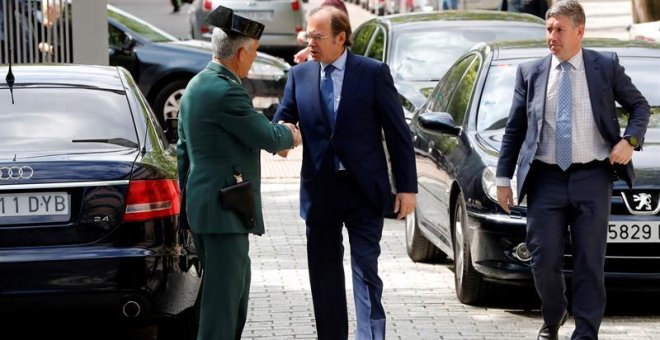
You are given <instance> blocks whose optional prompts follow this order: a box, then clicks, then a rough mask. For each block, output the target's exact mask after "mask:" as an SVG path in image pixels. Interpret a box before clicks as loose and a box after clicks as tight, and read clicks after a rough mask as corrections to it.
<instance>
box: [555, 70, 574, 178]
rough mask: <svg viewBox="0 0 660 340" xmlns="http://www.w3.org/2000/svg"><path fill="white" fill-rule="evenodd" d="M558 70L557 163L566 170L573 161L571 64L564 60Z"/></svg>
mask: <svg viewBox="0 0 660 340" xmlns="http://www.w3.org/2000/svg"><path fill="white" fill-rule="evenodd" d="M559 66H561V71H560V72H559V86H558V87H557V165H559V167H560V168H561V169H562V170H564V171H566V169H568V167H569V166H571V163H573V150H572V148H573V146H572V136H573V133H572V125H571V115H572V113H571V111H572V108H573V96H572V91H571V74H570V73H569V70H570V68H571V64H570V63H569V62H568V61H565V62H563V63H561V64H559Z"/></svg>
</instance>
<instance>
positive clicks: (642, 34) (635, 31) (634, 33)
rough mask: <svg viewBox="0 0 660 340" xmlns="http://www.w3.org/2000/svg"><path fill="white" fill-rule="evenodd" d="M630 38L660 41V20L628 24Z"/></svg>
mask: <svg viewBox="0 0 660 340" xmlns="http://www.w3.org/2000/svg"><path fill="white" fill-rule="evenodd" d="M628 33H629V35H630V39H635V40H644V41H649V42H656V43H660V20H658V21H651V22H645V23H640V24H632V25H630V26H628Z"/></svg>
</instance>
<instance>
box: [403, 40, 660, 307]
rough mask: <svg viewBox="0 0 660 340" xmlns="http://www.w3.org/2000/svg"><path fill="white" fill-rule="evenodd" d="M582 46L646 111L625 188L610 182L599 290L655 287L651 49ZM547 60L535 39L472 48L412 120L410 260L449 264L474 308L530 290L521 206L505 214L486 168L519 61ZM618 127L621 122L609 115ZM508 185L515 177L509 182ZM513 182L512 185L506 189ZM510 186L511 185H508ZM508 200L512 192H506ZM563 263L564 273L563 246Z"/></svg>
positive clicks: (659, 188)
mask: <svg viewBox="0 0 660 340" xmlns="http://www.w3.org/2000/svg"><path fill="white" fill-rule="evenodd" d="M583 45H584V46H585V47H586V48H593V49H597V50H605V51H614V52H616V53H617V54H618V56H619V58H620V60H621V64H622V65H623V66H624V67H625V68H626V73H627V74H628V75H629V76H630V77H631V78H632V81H633V83H634V84H635V86H637V88H638V89H639V90H640V91H641V92H642V94H643V95H644V96H645V97H646V99H647V100H648V102H649V104H650V105H651V110H652V114H651V120H650V124H649V127H648V131H647V133H646V139H645V143H644V150H643V151H642V152H635V154H634V156H633V163H634V165H635V172H636V177H637V182H636V184H635V187H634V189H633V190H628V189H627V186H626V184H625V183H624V182H623V181H621V180H619V181H616V182H614V190H613V192H612V204H611V216H610V223H609V225H608V230H607V232H608V245H607V254H606V260H605V275H606V283H607V286H608V288H618V287H617V286H621V285H620V283H623V286H625V287H628V288H630V287H632V288H634V289H640V290H641V289H646V288H649V287H650V288H653V289H655V290H657V289H658V287H659V286H658V282H660V247H659V246H660V214H659V212H660V181H659V180H658V179H659V178H660V147H659V146H660V91H659V90H658V89H660V78H658V76H657V71H656V70H658V69H659V68H660V46H658V45H657V44H644V43H641V42H623V41H618V40H613V39H588V40H585V41H584V44H583ZM547 54H548V47H547V44H546V42H545V41H527V42H519V43H515V42H509V43H505V42H500V43H497V42H495V43H489V44H484V43H481V44H479V45H477V46H475V47H473V48H472V50H471V51H469V52H468V53H466V54H464V55H463V56H461V57H460V58H459V59H458V60H457V61H456V63H454V65H453V66H452V67H451V68H450V69H449V70H448V71H447V73H445V75H444V77H443V78H442V80H440V82H439V83H438V84H437V85H436V87H435V89H434V90H433V91H432V92H431V94H430V95H429V98H428V100H427V101H426V103H425V104H424V105H422V107H421V108H420V109H419V110H418V111H417V112H416V113H415V115H414V117H413V119H412V122H411V124H410V128H411V131H412V133H413V140H414V145H415V155H416V161H417V174H418V182H419V194H418V195H417V202H418V204H417V209H416V211H415V213H414V214H411V215H410V216H409V218H408V219H407V221H406V248H407V250H408V255H409V256H410V258H411V259H412V260H414V261H421V262H432V261H436V260H439V259H445V258H447V257H449V258H452V259H453V262H454V264H455V279H456V280H455V281H456V282H455V283H456V295H457V297H458V299H459V300H460V301H461V302H463V303H469V304H474V303H479V302H483V301H485V300H488V298H489V297H491V296H494V295H497V294H498V293H497V290H496V288H497V285H493V284H492V283H493V282H498V283H505V284H522V285H527V284H530V283H531V279H532V277H531V271H530V265H529V263H530V260H531V254H530V252H529V251H528V250H527V247H526V245H525V236H526V231H525V226H526V201H524V200H523V202H522V203H521V204H520V205H519V206H516V207H515V208H514V209H513V212H512V213H511V214H506V213H505V212H504V211H503V210H502V209H501V208H500V207H499V205H498V204H497V194H496V192H497V190H496V188H497V187H496V184H495V172H496V171H495V169H496V165H497V160H498V156H499V150H500V147H501V141H502V135H503V134H504V128H505V126H506V122H507V118H508V116H509V110H510V108H511V103H512V99H513V95H514V85H515V79H516V69H517V67H518V65H519V64H520V63H523V62H526V61H530V60H534V59H537V58H540V57H542V56H545V55H547ZM619 110H620V111H619V121H620V125H621V126H622V127H625V126H626V123H627V119H626V118H627V115H625V114H624V112H623V109H619ZM514 178H515V177H514ZM514 182H515V181H514ZM512 184H513V185H515V183H512ZM513 190H514V192H516V191H515V188H514V189H513ZM565 249H566V250H567V251H566V254H565V256H564V259H565V264H564V269H565V270H566V274H567V276H569V277H570V273H571V268H572V265H571V261H572V258H571V252H570V249H571V248H570V239H569V238H568V236H567V237H566V246H565Z"/></svg>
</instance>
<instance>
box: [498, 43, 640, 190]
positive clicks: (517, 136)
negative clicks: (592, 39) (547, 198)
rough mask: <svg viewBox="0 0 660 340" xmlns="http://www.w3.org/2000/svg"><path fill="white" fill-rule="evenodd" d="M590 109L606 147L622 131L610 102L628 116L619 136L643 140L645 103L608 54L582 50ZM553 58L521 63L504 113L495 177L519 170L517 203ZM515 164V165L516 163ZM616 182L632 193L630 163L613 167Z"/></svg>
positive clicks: (535, 143) (537, 134) (542, 111)
mask: <svg viewBox="0 0 660 340" xmlns="http://www.w3.org/2000/svg"><path fill="white" fill-rule="evenodd" d="M582 53H583V55H582V56H583V59H584V67H585V73H586V77H587V86H588V88H589V98H590V99H591V108H592V111H593V115H594V119H595V121H596V126H597V127H598V131H599V132H600V134H601V135H602V136H603V138H604V139H605V141H607V143H608V144H609V146H610V149H611V148H613V147H614V145H615V144H616V143H618V142H619V141H620V140H621V138H622V137H621V127H620V126H619V120H618V118H617V114H616V106H615V103H614V102H615V101H616V102H618V103H619V104H621V106H622V107H623V108H624V109H626V111H628V113H629V119H628V125H627V126H626V130H625V132H624V134H623V135H624V136H626V135H633V136H636V137H637V138H638V140H639V143H640V146H641V145H642V143H643V141H644V135H645V134H646V126H647V125H648V122H649V116H650V114H651V111H650V108H649V105H648V103H647V102H646V99H645V98H644V96H642V94H641V93H640V92H639V90H637V88H636V87H635V85H633V83H632V81H631V80H630V77H628V75H626V74H625V71H624V69H623V66H621V64H619V57H618V56H617V55H616V53H613V52H596V51H593V50H589V49H582ZM551 60H552V56H551V55H548V56H546V57H545V58H541V59H539V60H535V61H531V62H528V63H524V64H521V65H520V66H519V67H518V74H517V75H516V87H515V93H514V95H513V104H512V105H511V111H510V113H509V119H508V121H507V125H506V129H505V132H504V137H503V140H502V149H501V151H500V158H499V161H498V163H497V177H507V178H512V177H513V174H514V171H515V169H516V164H517V165H518V173H517V177H516V180H517V183H518V186H517V190H518V198H519V199H518V200H519V201H522V199H523V198H524V196H525V193H526V188H525V179H526V178H527V174H528V173H529V169H530V166H531V164H532V162H533V161H534V156H535V155H536V150H537V148H538V145H539V142H540V137H541V131H542V127H543V116H544V114H545V99H546V90H547V86H548V76H549V74H550V63H551ZM516 161H517V162H516ZM614 170H615V172H616V174H617V175H618V177H619V178H621V179H623V180H624V181H626V183H627V184H628V186H629V187H630V188H632V185H633V182H634V180H635V174H634V170H633V165H632V162H630V163H628V164H627V165H625V166H624V165H615V166H614Z"/></svg>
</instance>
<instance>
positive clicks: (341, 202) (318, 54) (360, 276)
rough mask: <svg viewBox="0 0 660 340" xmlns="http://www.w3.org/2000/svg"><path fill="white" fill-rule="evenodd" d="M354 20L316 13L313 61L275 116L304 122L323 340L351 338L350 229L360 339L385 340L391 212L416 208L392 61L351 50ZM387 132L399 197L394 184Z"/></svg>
mask: <svg viewBox="0 0 660 340" xmlns="http://www.w3.org/2000/svg"><path fill="white" fill-rule="evenodd" d="M350 35H351V28H350V23H349V21H348V17H347V16H346V14H345V13H343V12H342V11H340V10H338V9H336V8H334V7H320V8H318V9H315V10H313V11H312V12H311V13H310V17H309V20H308V24H307V32H306V40H307V41H308V43H309V47H310V52H311V56H312V59H313V61H308V62H305V63H303V64H300V65H297V66H294V67H293V68H292V69H291V71H290V72H289V77H288V82H287V85H286V88H285V91H284V96H283V98H282V102H281V104H280V106H279V107H278V110H277V112H276V114H275V117H274V118H273V119H274V121H280V120H282V121H285V122H289V123H294V124H296V123H297V124H298V125H299V127H300V132H301V134H302V139H303V144H304V147H303V162H302V169H301V185H300V214H301V216H302V218H303V219H305V222H306V226H307V259H308V267H309V276H310V284H311V288H312V298H313V302H314V315H315V316H316V329H317V333H318V336H319V339H331V340H337V339H346V338H347V337H348V317H347V308H346V289H345V282H344V269H343V264H342V262H343V253H344V248H343V246H342V226H344V225H345V226H346V229H347V231H348V236H349V242H350V247H351V267H352V272H353V291H354V299H355V307H356V317H357V329H356V332H355V333H356V339H384V338H385V312H384V310H383V306H382V304H381V295H382V291H383V282H382V280H381V279H380V277H379V276H378V256H379V255H380V246H379V241H380V238H381V234H382V230H383V216H384V214H385V212H386V211H391V209H392V208H393V209H394V211H395V212H397V213H398V215H397V216H398V218H399V219H402V218H404V217H405V216H406V215H407V214H409V213H411V212H412V211H413V209H414V208H415V193H416V192H417V173H416V170H415V159H414V151H413V146H412V140H411V135H410V131H409V130H408V127H407V125H406V123H405V119H404V116H403V110H402V108H401V104H400V103H399V102H398V96H397V92H396V89H395V88H394V85H393V81H392V76H391V75H390V71H389V68H388V67H387V65H385V64H383V63H381V62H378V61H375V60H372V59H368V58H364V57H361V56H356V55H354V54H352V53H351V52H350V51H348V50H347V46H350V41H349V37H350ZM383 135H384V136H385V143H386V145H387V150H388V151H389V158H390V164H391V168H392V174H393V177H394V181H395V183H396V191H397V194H396V198H395V199H394V207H393V206H392V203H393V202H392V194H391V191H390V183H389V179H388V165H387V161H386V157H385V150H384V147H383Z"/></svg>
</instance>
